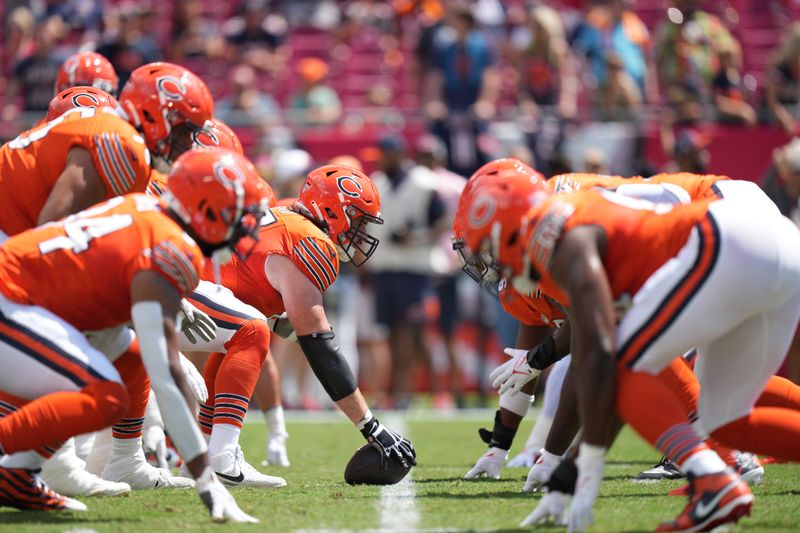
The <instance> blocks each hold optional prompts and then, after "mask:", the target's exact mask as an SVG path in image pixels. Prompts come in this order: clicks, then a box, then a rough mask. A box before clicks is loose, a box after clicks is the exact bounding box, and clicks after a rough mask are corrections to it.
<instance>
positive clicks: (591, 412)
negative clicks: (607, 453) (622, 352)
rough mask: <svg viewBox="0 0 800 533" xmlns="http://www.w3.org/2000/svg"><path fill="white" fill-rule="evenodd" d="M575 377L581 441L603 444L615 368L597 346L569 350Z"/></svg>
mask: <svg viewBox="0 0 800 533" xmlns="http://www.w3.org/2000/svg"><path fill="white" fill-rule="evenodd" d="M573 361H575V362H576V370H577V372H576V377H577V380H578V408H579V412H580V418H581V421H582V423H583V441H584V442H586V443H587V444H591V445H593V446H605V443H606V439H607V435H608V432H609V431H610V428H611V426H612V425H613V422H614V416H615V415H614V413H615V411H614V402H615V396H616V394H615V390H616V369H615V367H614V362H613V360H612V358H611V354H609V353H608V352H607V351H606V350H603V349H601V348H599V347H596V348H593V349H590V350H587V352H586V353H584V354H578V353H574V354H573Z"/></svg>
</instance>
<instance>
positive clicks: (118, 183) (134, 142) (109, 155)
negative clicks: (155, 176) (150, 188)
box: [88, 130, 150, 198]
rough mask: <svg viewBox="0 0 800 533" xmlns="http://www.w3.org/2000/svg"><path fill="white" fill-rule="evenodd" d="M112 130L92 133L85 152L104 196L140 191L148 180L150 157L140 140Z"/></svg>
mask: <svg viewBox="0 0 800 533" xmlns="http://www.w3.org/2000/svg"><path fill="white" fill-rule="evenodd" d="M137 137H138V135H128V134H123V133H119V132H115V131H113V130H109V131H107V132H97V133H94V134H93V135H92V136H91V138H90V139H89V147H88V148H89V151H90V152H91V154H92V159H93V160H94V164H95V168H96V169H97V172H98V174H99V175H100V178H101V179H102V180H103V184H104V185H105V188H106V197H107V198H113V197H114V196H122V195H123V194H128V193H130V192H143V191H144V190H145V188H146V187H147V183H148V181H149V178H150V156H149V152H148V151H147V148H146V146H145V144H144V140H141V142H139V140H138V139H137Z"/></svg>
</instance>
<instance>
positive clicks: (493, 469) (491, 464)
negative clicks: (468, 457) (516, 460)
mask: <svg viewBox="0 0 800 533" xmlns="http://www.w3.org/2000/svg"><path fill="white" fill-rule="evenodd" d="M506 457H508V450H503V449H501V448H495V447H491V448H489V451H487V452H486V453H485V454H483V455H481V456H480V458H479V459H478V460H477V462H476V463H475V466H473V467H472V468H470V470H469V472H467V474H466V475H465V476H464V479H475V478H478V477H481V476H486V477H490V478H492V479H500V470H501V469H502V468H503V463H505V461H506Z"/></svg>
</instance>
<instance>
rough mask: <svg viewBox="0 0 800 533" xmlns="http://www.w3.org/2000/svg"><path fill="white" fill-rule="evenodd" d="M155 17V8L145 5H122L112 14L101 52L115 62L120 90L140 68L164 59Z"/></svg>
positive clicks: (112, 62)
mask: <svg viewBox="0 0 800 533" xmlns="http://www.w3.org/2000/svg"><path fill="white" fill-rule="evenodd" d="M152 16H153V12H152V10H151V9H150V8H149V7H147V6H145V5H143V4H120V5H119V6H118V8H117V9H116V10H114V11H111V12H110V13H109V20H108V21H107V23H106V33H105V34H104V35H103V38H102V40H101V42H100V45H99V46H98V47H97V53H98V54H102V55H104V56H106V57H107V58H108V60H109V61H111V64H112V65H114V69H115V70H116V71H117V75H118V76H119V86H120V89H121V88H122V87H123V86H124V85H125V82H126V81H128V78H129V77H130V75H131V72H133V70H134V69H135V68H136V67H139V66H141V65H144V64H146V63H152V62H153V61H159V60H160V59H161V56H162V54H161V48H160V47H159V45H158V42H157V41H156V39H155V36H154V35H153V33H152V29H151V28H152V27H153V23H152Z"/></svg>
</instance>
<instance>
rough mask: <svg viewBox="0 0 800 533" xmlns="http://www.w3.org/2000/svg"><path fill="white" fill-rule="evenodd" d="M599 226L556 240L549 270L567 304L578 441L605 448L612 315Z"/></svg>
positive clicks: (612, 390)
mask: <svg viewBox="0 0 800 533" xmlns="http://www.w3.org/2000/svg"><path fill="white" fill-rule="evenodd" d="M603 244H604V235H603V233H602V230H601V229H600V228H598V227H596V226H580V227H577V228H575V229H573V230H571V231H569V232H568V233H567V234H566V235H564V236H563V237H562V238H561V241H560V242H559V243H558V245H557V247H556V249H555V252H554V254H553V262H552V267H551V272H552V274H553V279H554V280H555V282H556V283H557V284H558V285H559V286H560V287H561V288H562V289H563V290H564V291H565V292H566V294H567V296H568V298H569V301H570V303H571V306H570V307H571V311H572V315H571V316H570V319H571V322H572V331H573V334H572V340H573V342H572V362H573V364H574V365H575V377H576V380H577V386H578V411H579V413H580V415H581V417H580V418H581V420H582V421H583V432H584V434H583V440H584V442H586V443H587V444H591V445H594V446H601V447H605V445H606V441H607V438H608V432H609V429H610V428H611V426H612V425H613V423H614V418H615V410H614V403H615V395H616V383H615V376H616V368H615V361H614V352H615V345H614V333H615V316H614V307H613V298H612V295H611V286H610V285H609V282H608V277H607V276H606V273H605V269H604V268H603V262H602V260H601V248H602V245H603Z"/></svg>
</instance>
